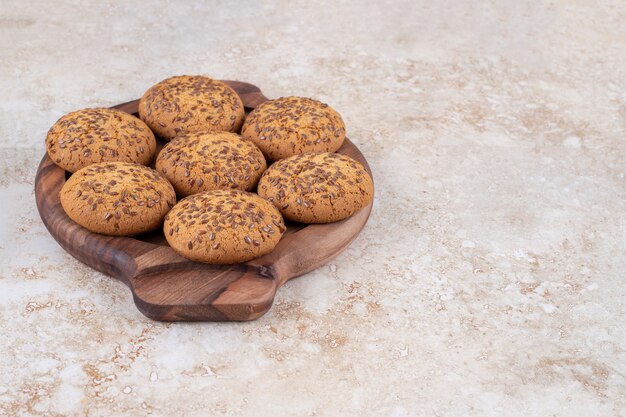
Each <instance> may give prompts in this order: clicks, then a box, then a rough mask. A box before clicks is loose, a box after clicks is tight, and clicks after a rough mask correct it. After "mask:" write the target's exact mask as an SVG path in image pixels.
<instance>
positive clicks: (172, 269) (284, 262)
mask: <svg viewBox="0 0 626 417" xmlns="http://www.w3.org/2000/svg"><path fill="white" fill-rule="evenodd" d="M226 83H228V84H229V85H230V86H231V87H232V88H233V89H234V90H235V91H237V93H238V94H239V96H240V97H241V99H242V100H243V103H244V105H245V107H246V109H248V110H249V109H253V108H255V107H256V106H258V105H259V104H261V103H262V102H264V101H266V100H267V98H266V97H264V96H263V94H262V93H261V91H260V90H259V88H258V87H256V86H254V85H252V84H248V83H244V82H239V81H226ZM137 103H138V100H135V101H131V102H128V103H124V104H120V105H118V106H115V108H118V109H120V110H123V111H126V112H128V113H131V114H136V112H137ZM338 152H339V153H342V154H345V155H348V156H351V157H352V158H354V159H356V160H357V161H359V162H361V163H362V164H363V165H364V166H365V168H366V169H367V170H368V171H370V168H369V166H368V164H367V161H366V160H365V158H364V157H363V155H362V154H361V152H360V151H359V150H358V149H357V147H356V146H354V144H353V143H352V142H350V140H348V139H346V141H345V143H344V144H343V146H342V147H341V149H340V150H339V151H338ZM370 174H371V171H370ZM65 180H66V172H65V171H64V170H63V169H61V168H59V167H58V166H56V165H55V164H54V163H53V162H52V160H51V159H50V158H49V157H48V156H47V155H46V156H44V157H43V159H42V160H41V163H40V164H39V168H38V170H37V177H36V180H35V196H36V199H37V208H38V210H39V214H40V216H41V219H42V220H43V222H44V224H45V225H46V227H47V228H48V231H49V232H50V234H51V235H52V236H53V237H54V238H55V239H56V241H57V242H59V244H60V245H61V246H62V247H63V248H64V249H65V250H66V251H67V252H68V253H70V254H71V255H72V256H74V257H75V258H76V259H78V260H80V261H81V262H83V263H85V264H87V265H89V266H91V267H92V268H94V269H96V270H98V271H100V272H102V273H104V274H106V275H109V276H111V277H114V278H117V279H119V280H121V281H123V282H124V283H126V285H128V287H129V288H130V290H131V291H132V293H133V297H134V300H135V304H136V305H137V308H138V309H139V311H141V312H142V313H143V314H145V315H146V316H148V317H150V318H152V319H155V320H162V321H242V320H253V319H255V318H258V317H260V316H261V315H263V314H264V313H265V312H267V311H268V310H269V309H270V307H271V306H272V303H273V301H274V296H275V294H276V291H277V290H278V288H280V286H281V285H283V284H284V283H285V282H287V281H288V280H290V279H291V278H295V277H297V276H300V275H302V274H305V273H307V272H309V271H312V270H314V269H315V268H317V267H319V266H321V265H324V264H325V263H327V262H328V261H329V260H331V259H332V258H334V257H335V256H337V255H338V254H339V253H341V252H342V251H343V250H344V249H345V248H346V247H347V246H348V245H349V244H350V242H352V241H353V240H354V238H356V236H357V235H358V234H359V232H360V231H361V230H362V229H363V227H364V226H365V223H366V222H367V219H368V218H369V215H370V212H371V210H372V204H371V203H370V205H368V206H367V207H365V208H364V209H362V210H361V211H359V212H358V213H356V214H355V215H353V216H352V217H350V218H348V219H345V220H342V221H339V222H335V223H329V224H314V225H302V224H290V225H289V228H288V231H287V233H286V234H285V236H283V238H282V239H281V240H280V242H279V243H278V246H277V247H276V248H275V249H274V251H272V252H271V253H269V254H267V255H265V256H263V257H261V258H258V259H255V260H252V261H250V262H245V263H241V264H234V265H207V264H202V263H198V262H193V261H190V260H188V259H185V258H184V257H182V256H180V255H178V254H177V253H176V252H174V250H173V249H172V248H170V247H169V246H167V244H166V243H165V238H164V237H163V233H162V231H155V232H153V233H150V234H147V235H143V236H138V237H133V238H131V237H112V236H104V235H100V234H97V233H93V232H90V231H89V230H87V229H85V228H83V227H81V226H80V225H78V224H77V223H75V222H74V221H72V220H71V219H70V218H69V217H68V216H67V215H66V214H65V212H64V211H63V208H62V207H61V203H60V200H59V191H60V190H61V187H62V186H63V184H64V183H65Z"/></svg>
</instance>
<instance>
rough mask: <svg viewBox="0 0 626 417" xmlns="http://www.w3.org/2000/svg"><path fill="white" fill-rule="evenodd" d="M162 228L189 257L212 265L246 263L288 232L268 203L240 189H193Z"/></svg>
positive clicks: (171, 241)
mask: <svg viewBox="0 0 626 417" xmlns="http://www.w3.org/2000/svg"><path fill="white" fill-rule="evenodd" d="M163 231H164V233H165V237H166V239H167V242H168V243H169V244H170V246H171V247H172V248H174V250H175V251H176V252H178V253H180V254H181V255H183V256H184V257H186V258H189V259H192V260H194V261H200V262H206V263H210V264H230V263H237V262H245V261H249V260H250V259H254V258H257V257H259V256H262V255H265V254H266V253H269V252H271V251H272V250H273V249H274V247H275V246H276V245H277V244H278V241H279V240H280V238H281V236H282V235H283V233H284V232H285V223H284V222H283V218H282V216H281V215H280V213H279V212H278V210H277V209H276V207H274V206H273V205H272V204H271V203H270V202H268V201H266V200H263V199H262V198H261V197H259V196H258V195H256V194H252V193H248V192H245V191H240V190H213V191H207V192H204V193H200V194H194V195H192V196H189V197H187V198H185V199H183V200H181V201H180V202H179V203H178V204H176V205H175V206H174V208H173V209H172V210H171V211H170V212H169V213H168V214H167V216H165V224H164V225H163Z"/></svg>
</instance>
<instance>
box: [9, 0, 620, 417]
mask: <svg viewBox="0 0 626 417" xmlns="http://www.w3.org/2000/svg"><path fill="white" fill-rule="evenodd" d="M625 21H626V3H624V2H623V1H615V0H614V1H603V0H598V1H585V0H578V1H558V0H556V1H551V2H548V1H543V0H539V1H530V0H520V1H499V2H495V1H485V2H474V1H470V0H466V1H445V0H444V1H438V2H433V1H422V0H419V1H418V0H411V1H398V2H396V1H394V2H381V1H363V2H354V3H349V2H344V1H328V2H325V3H323V4H313V2H308V1H282V2H277V3H271V2H266V3H262V2H256V1H249V2H246V3H244V4H241V5H237V6H236V7H233V6H232V5H230V4H229V3H227V2H223V3H215V4H212V3H210V2H197V3H192V2H171V3H170V2H163V3H156V2H152V1H146V2H141V5H139V3H137V2H127V1H125V2H123V1H107V2H95V1H93V2H91V4H87V3H86V2H78V1H74V2H70V1H55V2H44V1H32V2H26V1H23V0H20V1H17V0H4V1H3V2H2V12H1V14H0V42H1V44H2V48H0V57H1V59H0V91H2V98H1V99H0V109H1V111H0V139H1V140H0V199H1V201H2V215H1V216H0V323H1V325H0V352H1V354H0V415H6V414H8V415H36V416H43V415H85V414H87V413H89V415H90V416H111V415H126V416H143V415H148V414H152V415H157V416H171V415H180V414H185V415H187V416H205V415H207V414H212V415H232V416H234V415H250V416H261V417H263V416H277V415H281V416H282V415H297V416H303V415H304V416H306V415H317V416H336V415H343V416H352V415H354V416H362V415H376V416H498V417H500V416H513V415H523V416H553V415H554V416H567V417H572V416H622V415H625V414H626V327H625V326H624V322H625V321H626V307H625V306H626V285H624V281H625V280H626V272H625V271H626V255H625V254H626V178H625V174H626V25H624V22H625ZM182 73H189V74H207V75H210V76H212V77H215V78H221V79H240V80H244V81H249V82H252V83H254V84H256V85H258V86H260V87H261V88H262V89H263V91H264V93H265V94H266V95H267V96H268V97H280V96H286V95H299V96H311V97H315V98H317V99H319V100H321V101H324V102H326V103H328V104H329V105H331V106H332V107H333V108H335V109H336V110H337V111H338V112H339V113H340V114H341V115H342V117H343V119H344V121H345V123H346V127H347V135H348V137H349V138H350V139H351V140H352V141H354V142H355V143H356V144H357V145H358V146H359V148H360V149H361V150H362V151H363V153H364V154H365V155H366V157H367V159H368V161H369V162H370V165H371V167H372V170H373V172H374V180H375V182H376V199H375V206H374V210H373V212H372V216H371V218H370V221H369V223H368V225H367V226H366V228H365V229H364V231H363V233H362V234H361V235H360V236H359V238H357V239H356V241H355V242H354V243H353V244H352V245H351V246H350V247H349V248H348V249H347V250H346V251H345V252H344V253H343V254H341V255H340V256H339V257H338V258H337V259H336V260H335V261H333V262H332V263H331V264H329V265H327V266H325V267H322V268H320V269H318V270H317V271H314V272H312V273H310V274H307V275H306V276H304V277H302V278H299V279H296V280H293V281H291V282H289V283H287V284H286V285H285V286H284V287H283V288H282V289H281V290H280V291H279V293H278V295H277V299H276V301H275V305H274V307H273V308H272V310H271V311H270V312H269V313H268V314H267V315H265V316H264V317H262V318H260V319H259V320H257V321H254V322H249V323H240V324H215V323H197V324H163V323H158V322H153V321H150V320H148V319H146V318H145V317H143V316H142V315H141V314H140V313H139V312H138V311H137V310H136V308H135V306H134V305H133V302H132V298H131V295H130V292H129V291H128V290H127V289H126V288H125V287H124V285H123V284H122V283H120V282H117V281H115V280H112V279H110V278H107V277H105V276H103V275H101V274H99V273H97V272H94V271H93V270H91V269H90V268H88V267H86V266H84V265H82V264H81V263H79V262H78V261H76V260H74V259H73V258H71V257H70V256H69V255H67V254H66V253H65V252H64V251H63V250H62V249H61V248H60V247H59V245H58V244H57V243H56V242H55V241H54V240H53V239H52V238H51V237H50V235H49V234H48V233H47V231H46V230H45V228H44V226H43V225H42V223H41V221H40V220H39V217H38V214H37V212H36V208H35V199H34V195H33V180H34V175H35V170H36V166H37V164H38V162H39V160H40V158H41V157H42V156H43V154H44V152H45V148H44V138H45V134H46V132H47V130H48V128H49V127H50V126H51V125H52V123H54V121H56V120H57V119H58V118H59V117H60V116H61V115H63V114H64V113H67V112H69V111H71V110H75V109H78V108H83V107H90V106H109V105H113V104H117V103H119V102H123V101H127V100H131V99H135V98H138V97H140V96H141V94H143V92H144V91H145V90H146V89H147V88H148V87H149V86H150V85H152V84H154V83H155V82H157V81H159V80H161V79H164V78H166V77H168V76H170V75H174V74H182Z"/></svg>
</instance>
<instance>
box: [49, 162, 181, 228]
mask: <svg viewBox="0 0 626 417" xmlns="http://www.w3.org/2000/svg"><path fill="white" fill-rule="evenodd" d="M174 204H176V193H175V192H174V188H172V185H171V184H170V183H169V182H167V180H166V179H165V178H163V177H162V176H161V174H159V173H158V172H157V171H155V170H153V169H151V168H148V167H146V166H143V165H139V164H131V163H128V162H102V163H97V164H92V165H89V166H87V167H85V168H83V169H81V170H79V171H76V172H75V173H74V174H73V175H72V176H71V177H70V179H68V180H67V182H66V183H65V184H64V185H63V188H62V189H61V205H62V206H63V209H64V210H65V212H66V213H67V215H68V216H69V217H70V218H71V219H72V220H74V221H75V222H76V223H78V224H80V225H81V226H83V227H84V228H86V229H89V230H91V231H92V232H97V233H102V234H105V235H113V236H132V235H138V234H140V233H145V232H149V231H150V230H154V229H156V228H158V227H159V226H160V225H161V224H162V223H163V217H165V214H166V213H167V212H168V211H169V210H170V209H171V208H172V207H173V206H174Z"/></svg>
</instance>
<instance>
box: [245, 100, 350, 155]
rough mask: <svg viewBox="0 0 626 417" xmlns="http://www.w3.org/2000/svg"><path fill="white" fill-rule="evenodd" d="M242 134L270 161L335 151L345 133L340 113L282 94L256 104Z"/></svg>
mask: <svg viewBox="0 0 626 417" xmlns="http://www.w3.org/2000/svg"><path fill="white" fill-rule="evenodd" d="M241 136H243V138H244V139H248V140H250V141H252V142H253V143H255V144H256V145H257V146H258V147H259V148H260V149H261V151H263V154H264V155H265V157H266V158H267V159H268V160H270V161H276V160H279V159H283V158H287V157H290V156H293V155H299V154H303V153H321V152H335V151H336V150H337V149H339V148H340V147H341V145H342V144H343V141H344V139H345V137H346V126H345V124H344V123H343V120H342V119H341V116H340V115H339V113H337V112H336V111H335V110H333V109H332V108H331V107H330V106H329V105H328V104H325V103H322V102H319V101H317V100H313V99H310V98H305V97H282V98H278V99H276V100H269V101H266V102H264V103H262V104H261V105H259V106H258V107H257V108H255V109H254V110H253V111H252V112H251V113H250V114H249V115H248V117H247V118H246V120H245V122H244V124H243V127H242V129H241Z"/></svg>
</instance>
